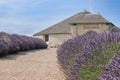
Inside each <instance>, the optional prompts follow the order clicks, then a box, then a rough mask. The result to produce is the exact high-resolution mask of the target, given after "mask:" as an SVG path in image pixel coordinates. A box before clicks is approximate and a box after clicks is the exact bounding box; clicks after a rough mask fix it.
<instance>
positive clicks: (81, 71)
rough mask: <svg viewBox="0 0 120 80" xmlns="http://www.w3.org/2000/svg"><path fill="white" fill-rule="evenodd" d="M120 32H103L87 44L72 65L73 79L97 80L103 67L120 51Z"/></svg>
mask: <svg viewBox="0 0 120 80" xmlns="http://www.w3.org/2000/svg"><path fill="white" fill-rule="evenodd" d="M119 46H120V33H114V32H111V33H102V34H99V35H98V36H97V37H96V38H95V39H93V40H92V41H90V42H89V43H88V44H85V45H84V46H83V48H82V49H81V51H80V53H79V54H76V55H75V61H74V64H73V66H72V67H71V71H70V73H71V76H70V77H71V79H72V80H88V79H89V80H97V79H98V76H99V75H100V73H101V67H103V66H104V65H105V64H107V63H108V62H109V60H110V59H111V58H112V57H113V56H114V55H115V53H119V52H120V50H119Z"/></svg>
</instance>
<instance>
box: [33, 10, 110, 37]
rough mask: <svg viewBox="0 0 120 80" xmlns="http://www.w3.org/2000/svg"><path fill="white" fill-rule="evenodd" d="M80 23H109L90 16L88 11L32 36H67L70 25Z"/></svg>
mask: <svg viewBox="0 0 120 80" xmlns="http://www.w3.org/2000/svg"><path fill="white" fill-rule="evenodd" d="M80 23H83V24H84V23H110V22H109V21H108V20H106V19H105V18H104V17H103V16H101V15H100V14H91V13H90V12H88V11H83V12H80V13H78V14H76V15H74V16H72V17H70V18H67V19H65V20H64V21H62V22H60V23H57V24H55V25H53V26H51V27H49V28H47V29H45V30H43V31H40V32H38V33H36V34H34V36H36V35H45V34H59V33H61V34H66V33H67V34H69V33H70V27H71V26H72V25H70V24H80Z"/></svg>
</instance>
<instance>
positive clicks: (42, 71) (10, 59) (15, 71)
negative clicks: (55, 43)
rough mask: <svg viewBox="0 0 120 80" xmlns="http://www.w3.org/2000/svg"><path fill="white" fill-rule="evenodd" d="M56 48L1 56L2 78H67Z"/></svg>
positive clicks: (61, 79)
mask: <svg viewBox="0 0 120 80" xmlns="http://www.w3.org/2000/svg"><path fill="white" fill-rule="evenodd" d="M56 50H57V49H55V48H52V49H46V50H34V51H29V52H21V53H19V54H13V55H8V56H6V57H4V58H0V80H65V77H64V74H63V72H62V71H61V70H60V66H59V65H58V64H57V58H56V55H57V54H56Z"/></svg>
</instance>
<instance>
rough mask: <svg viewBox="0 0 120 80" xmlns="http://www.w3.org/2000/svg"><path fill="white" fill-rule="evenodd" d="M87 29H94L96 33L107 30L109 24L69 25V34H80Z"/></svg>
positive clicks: (87, 30)
mask: <svg viewBox="0 0 120 80" xmlns="http://www.w3.org/2000/svg"><path fill="white" fill-rule="evenodd" d="M89 31H95V32H97V33H101V32H109V25H107V24H97V23H96V24H77V25H76V26H75V25H74V26H72V27H71V34H72V35H73V36H76V35H81V34H84V33H87V32H89Z"/></svg>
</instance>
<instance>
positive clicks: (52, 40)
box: [49, 34, 72, 46]
mask: <svg viewBox="0 0 120 80" xmlns="http://www.w3.org/2000/svg"><path fill="white" fill-rule="evenodd" d="M70 38H72V36H71V35H70V34H51V35H49V45H50V46H57V45H61V44H62V43H63V42H65V41H67V40H68V39H70Z"/></svg>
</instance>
